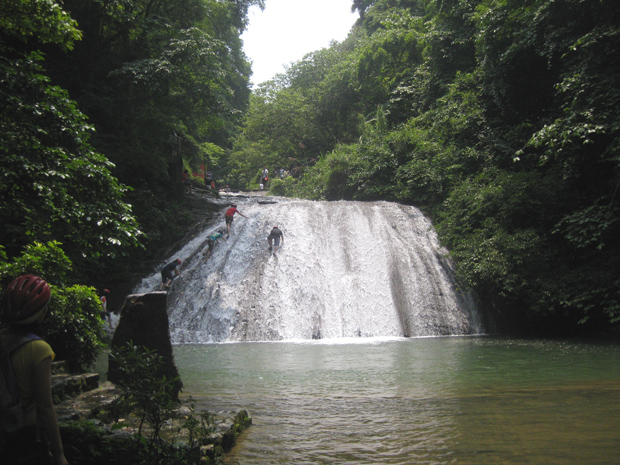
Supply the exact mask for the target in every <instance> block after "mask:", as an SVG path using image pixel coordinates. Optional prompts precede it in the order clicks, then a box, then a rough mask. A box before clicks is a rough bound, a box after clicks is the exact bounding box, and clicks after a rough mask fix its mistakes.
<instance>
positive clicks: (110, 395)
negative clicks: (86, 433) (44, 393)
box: [56, 381, 120, 421]
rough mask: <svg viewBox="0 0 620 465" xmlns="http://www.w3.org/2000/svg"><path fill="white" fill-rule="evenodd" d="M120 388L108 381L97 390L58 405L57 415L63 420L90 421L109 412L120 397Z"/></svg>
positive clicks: (83, 393) (81, 394) (86, 392)
mask: <svg viewBox="0 0 620 465" xmlns="http://www.w3.org/2000/svg"><path fill="white" fill-rule="evenodd" d="M119 392H120V391H119V390H118V388H117V387H116V386H115V385H114V384H112V383H110V382H109V381H106V382H105V383H102V384H101V386H98V387H96V388H95V389H92V390H89V391H85V392H82V393H80V394H78V395H76V396H74V397H71V398H68V399H65V400H64V401H62V402H61V403H60V404H58V405H56V415H57V416H58V419H59V420H61V421H63V420H65V421H66V420H88V419H90V418H94V417H95V416H96V415H98V414H100V413H101V412H102V411H105V410H109V409H110V408H111V407H112V405H113V404H114V402H116V400H117V399H118V397H119Z"/></svg>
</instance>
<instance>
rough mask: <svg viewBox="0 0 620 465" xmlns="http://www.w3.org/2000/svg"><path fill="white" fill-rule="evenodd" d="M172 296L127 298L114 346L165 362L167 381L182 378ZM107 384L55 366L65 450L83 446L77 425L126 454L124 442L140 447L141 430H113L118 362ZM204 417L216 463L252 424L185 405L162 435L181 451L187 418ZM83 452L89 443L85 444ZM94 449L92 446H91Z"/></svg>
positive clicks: (206, 450)
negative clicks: (140, 349) (171, 320)
mask: <svg viewBox="0 0 620 465" xmlns="http://www.w3.org/2000/svg"><path fill="white" fill-rule="evenodd" d="M166 300H167V295H166V293H165V292H151V293H147V294H136V295H130V296H128V297H127V298H126V300H125V304H124V305H123V308H122V310H121V318H120V321H119V324H118V327H117V328H116V331H115V333H114V337H113V339H112V347H115V346H116V347H120V346H123V345H125V344H126V343H127V342H129V341H132V343H133V344H134V345H143V346H146V347H147V348H149V349H151V350H155V351H157V353H158V354H159V355H160V356H162V357H163V359H164V366H163V367H162V374H165V375H166V376H167V377H175V376H178V371H177V368H176V365H175V364H174V357H173V353H172V344H171V342H170V331H169V326H168V315H167V310H166ZM109 365H110V368H109V371H108V381H106V382H103V383H100V382H99V374H97V373H87V374H82V375H68V374H66V373H65V371H64V365H63V364H62V362H60V363H54V371H53V374H52V394H53V396H54V402H55V403H56V413H57V415H58V419H59V422H60V424H61V434H62V436H63V441H64V442H65V443H66V444H65V447H66V448H67V447H69V448H70V447H72V446H74V447H75V446H77V444H73V442H74V441H76V442H82V441H83V436H84V434H82V433H83V432H81V433H80V436H81V437H80V438H77V437H76V433H75V426H74V425H75V422H88V423H89V424H91V425H92V427H93V428H96V429H97V431H98V434H99V435H100V438H99V439H98V441H105V442H106V443H108V444H110V443H114V444H116V443H117V442H118V445H115V446H114V447H118V448H119V449H126V447H125V445H124V443H126V442H132V441H133V442H135V434H134V433H136V432H137V431H138V426H137V425H132V424H131V422H126V423H125V424H124V425H123V427H122V428H119V427H118V426H114V427H113V426H112V423H113V422H111V421H110V420H109V419H110V418H111V415H110V412H111V411H112V409H113V407H114V404H115V402H117V400H118V399H119V396H120V389H118V388H117V386H116V385H115V384H114V381H115V379H117V377H118V372H117V367H115V365H114V361H113V359H110V360H109ZM181 387H182V382H180V381H179V383H178V384H177V385H176V386H175V389H176V394H177V395H178V393H179V391H180V390H181ZM192 413H193V415H194V417H201V416H204V417H205V418H206V419H207V426H208V430H209V436H208V438H207V441H206V442H207V445H205V446H203V447H202V453H203V455H205V456H206V457H208V458H209V459H211V460H215V459H216V458H217V457H220V456H222V455H223V454H224V453H225V452H226V451H228V450H230V449H231V448H232V446H234V444H235V443H236V440H237V437H238V436H239V434H240V433H241V432H242V431H243V430H244V429H246V428H247V427H249V426H250V425H251V423H252V419H251V417H250V416H249V415H248V412H247V411H245V410H239V411H237V412H234V411H229V412H206V411H199V410H194V407H193V406H192V405H189V404H188V403H185V404H184V403H180V405H179V408H178V409H177V411H176V412H175V414H174V416H173V418H172V420H171V421H169V422H168V424H167V425H166V427H165V428H164V430H163V431H162V434H161V436H162V437H164V438H165V439H166V440H167V441H169V442H171V443H174V444H178V445H179V447H182V445H183V444H187V443H188V440H189V435H190V432H189V430H188V429H187V428H185V426H184V425H185V422H186V419H187V417H188V416H190V415H191V414H192ZM142 434H143V436H144V435H145V434H148V427H147V429H145V427H143V428H142ZM80 445H81V446H82V447H83V446H84V444H80ZM90 447H92V444H91V445H90Z"/></svg>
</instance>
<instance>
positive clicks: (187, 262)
mask: <svg viewBox="0 0 620 465" xmlns="http://www.w3.org/2000/svg"><path fill="white" fill-rule="evenodd" d="M274 200H275V203H265V202H262V203H260V204H259V203H258V202H256V201H254V200H252V199H249V200H244V201H242V202H241V201H240V202H238V203H237V205H238V209H239V210H240V211H241V212H242V213H243V214H244V215H246V216H247V217H248V218H247V219H246V218H243V217H239V216H238V215H237V216H235V221H234V223H233V226H232V233H231V236H230V238H229V239H228V240H227V241H221V240H220V241H218V242H217V243H216V245H215V248H214V252H213V254H212V256H211V258H210V259H209V260H208V261H204V258H203V255H202V251H203V250H204V248H205V247H206V238H207V236H208V235H209V234H211V233H213V232H214V231H215V230H217V229H220V228H223V227H224V218H223V213H222V216H221V218H217V219H216V221H215V222H214V223H213V224H212V225H211V226H210V227H209V228H208V230H207V231H205V233H204V235H203V236H201V237H199V238H196V239H195V240H194V241H193V242H192V243H191V244H188V245H187V246H186V247H185V249H183V250H182V251H180V252H179V254H178V255H176V256H180V257H181V258H182V259H183V260H184V263H183V270H182V275H181V276H180V277H179V278H177V279H176V281H175V283H174V285H173V287H172V289H171V291H170V295H169V299H168V313H169V315H170V324H171V333H172V338H173V341H174V342H179V343H181V342H226V341H228V342H234V341H277V340H300V339H301V340H303V339H317V338H343V337H417V336H438V335H464V334H478V333H481V332H483V328H482V326H481V323H480V321H479V318H478V316H477V312H476V307H475V304H474V302H473V299H472V298H471V296H469V295H468V294H467V293H465V292H463V291H461V290H459V288H458V287H457V286H456V284H455V282H454V278H453V272H452V268H451V264H450V261H449V259H448V258H447V251H446V250H443V249H441V248H440V246H439V244H438V241H437V237H436V234H435V232H434V230H433V228H432V225H431V223H430V222H429V220H428V219H427V218H425V217H424V215H423V214H422V213H421V212H420V211H419V210H418V209H416V208H414V207H410V206H403V205H399V204H396V203H390V202H348V201H339V202H316V201H307V200H290V199H277V198H274ZM274 225H277V226H279V227H280V229H281V230H282V231H283V232H284V244H283V246H282V248H281V249H280V251H278V253H277V255H271V253H270V252H269V251H268V249H267V235H268V234H269V232H270V230H271V228H272V227H273V226H274ZM176 256H175V257H176ZM159 283H160V280H159V279H158V274H157V275H153V276H152V277H150V278H147V279H145V280H144V281H143V284H142V286H141V288H139V289H138V290H137V291H141V292H144V291H147V290H151V289H154V288H155V287H156V286H159Z"/></svg>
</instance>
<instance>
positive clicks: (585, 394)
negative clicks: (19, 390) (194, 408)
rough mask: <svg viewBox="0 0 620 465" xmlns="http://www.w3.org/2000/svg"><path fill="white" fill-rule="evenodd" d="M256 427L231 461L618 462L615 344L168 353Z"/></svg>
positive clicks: (425, 344) (451, 340) (192, 379)
mask: <svg viewBox="0 0 620 465" xmlns="http://www.w3.org/2000/svg"><path fill="white" fill-rule="evenodd" d="M175 358H176V361H177V365H178V366H179V370H180V372H181V376H182V379H183V382H184V383H185V394H186V395H189V394H191V395H192V397H193V398H194V399H195V400H196V401H197V403H198V404H199V405H202V406H205V407H206V408H207V409H209V410H211V411H215V410H238V409H241V408H245V409H247V410H248V411H249V412H250V414H251V415H252V417H253V425H252V426H251V427H250V428H249V429H248V430H247V431H246V432H245V433H244V434H243V435H242V437H241V438H240V440H239V442H238V445H237V446H236V448H235V449H234V450H233V451H232V452H231V454H230V455H229V456H228V457H227V462H228V463H231V464H232V463H239V464H241V465H265V464H287V465H288V464H402V465H405V464H407V465H408V464H562V465H563V464H566V465H568V464H571V465H573V464H618V463H620V458H619V457H620V346H619V345H615V344H588V343H576V342H557V341H553V342H551V341H524V340H514V339H497V338H488V337H447V338H419V339H376V338H370V339H364V338H362V339H360V338H356V339H342V340H322V341H304V342H279V343H235V344H207V345H179V346H175Z"/></svg>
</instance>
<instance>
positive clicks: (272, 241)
mask: <svg viewBox="0 0 620 465" xmlns="http://www.w3.org/2000/svg"><path fill="white" fill-rule="evenodd" d="M280 241H282V245H284V233H282V231H281V230H280V228H278V227H277V226H274V227H273V229H272V230H271V232H270V233H269V236H267V243H268V244H269V251H270V252H271V251H272V249H273V254H274V255H275V254H276V252H277V251H278V248H279V247H280Z"/></svg>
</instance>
